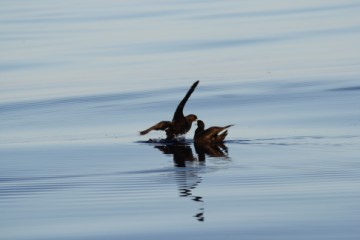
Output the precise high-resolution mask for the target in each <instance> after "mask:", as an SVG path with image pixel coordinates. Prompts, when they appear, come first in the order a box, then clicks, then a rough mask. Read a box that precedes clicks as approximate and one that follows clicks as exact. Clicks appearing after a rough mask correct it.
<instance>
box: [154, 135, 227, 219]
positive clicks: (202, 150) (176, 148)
mask: <svg viewBox="0 0 360 240" xmlns="http://www.w3.org/2000/svg"><path fill="white" fill-rule="evenodd" d="M148 143H150V144H151V145H152V144H153V143H154V141H153V140H151V141H149V142H148ZM191 145H192V142H189V141H186V140H184V141H183V142H175V143H174V142H170V143H169V142H161V141H160V142H159V141H156V145H155V146H154V148H156V149H158V150H160V151H161V152H162V153H163V154H165V155H170V156H172V158H173V161H174V165H175V167H176V168H177V171H175V180H176V182H177V186H178V191H179V197H181V198H190V199H191V200H192V201H193V202H195V203H196V205H197V210H196V213H195V214H194V215H193V217H194V218H196V220H197V221H199V222H204V221H205V207H204V198H203V197H202V196H197V195H194V194H193V190H194V189H196V188H197V187H198V186H199V184H200V183H201V181H202V177H201V176H200V171H201V167H205V162H206V157H213V158H215V157H216V158H228V148H227V147H226V146H225V144H218V145H198V144H194V149H195V151H196V155H197V156H196V155H194V153H193V149H192V147H191ZM199 167H200V168H199Z"/></svg>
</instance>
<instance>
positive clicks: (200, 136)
mask: <svg viewBox="0 0 360 240" xmlns="http://www.w3.org/2000/svg"><path fill="white" fill-rule="evenodd" d="M197 125H198V127H197V129H196V130H195V134H194V142H195V143H196V144H219V143H222V142H224V139H225V137H226V136H227V134H228V131H227V130H226V129H228V128H229V127H232V126H234V125H233V124H230V125H227V126H225V127H209V128H208V129H205V123H204V122H203V121H201V120H197ZM224 130H225V131H224Z"/></svg>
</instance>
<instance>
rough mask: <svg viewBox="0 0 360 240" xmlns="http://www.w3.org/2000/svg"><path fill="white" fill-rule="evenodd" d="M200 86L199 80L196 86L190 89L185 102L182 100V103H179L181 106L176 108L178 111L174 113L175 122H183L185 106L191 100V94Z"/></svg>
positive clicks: (195, 83)
mask: <svg viewBox="0 0 360 240" xmlns="http://www.w3.org/2000/svg"><path fill="white" fill-rule="evenodd" d="M198 84H199V80H198V81H196V82H194V84H193V85H192V86H191V88H190V89H189V91H188V92H187V93H186V95H185V97H184V98H183V100H181V102H180V103H179V105H178V106H177V108H176V111H175V113H174V117H173V122H176V121H178V120H181V119H183V118H184V113H183V110H184V107H185V104H186V102H187V100H189V98H190V96H191V94H192V93H193V92H194V90H195V88H196V86H197V85H198Z"/></svg>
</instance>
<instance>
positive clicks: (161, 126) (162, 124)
mask: <svg viewBox="0 0 360 240" xmlns="http://www.w3.org/2000/svg"><path fill="white" fill-rule="evenodd" d="M170 125H171V122H170V121H161V122H158V123H157V124H155V125H154V126H151V127H149V128H148V129H146V130H144V131H141V132H140V135H145V134H147V133H148V132H150V131H152V130H163V131H164V130H165V129H167V128H168V127H170Z"/></svg>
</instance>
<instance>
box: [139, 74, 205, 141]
mask: <svg viewBox="0 0 360 240" xmlns="http://www.w3.org/2000/svg"><path fill="white" fill-rule="evenodd" d="M198 84H199V80H198V81H196V82H195V83H194V84H193V85H192V86H191V88H190V89H189V90H188V92H187V93H186V95H185V97H184V98H183V100H181V102H180V103H179V105H178V106H177V108H176V110H175V113H174V116H173V119H172V121H161V122H158V123H157V124H155V125H154V126H151V127H150V128H148V129H146V130H144V131H141V132H140V135H145V134H147V133H149V132H150V131H152V130H162V131H165V132H166V140H173V139H175V138H176V137H177V136H179V135H183V134H186V133H187V132H188V131H189V130H190V128H191V125H192V122H194V121H196V119H197V116H196V115H195V114H189V115H187V116H184V113H183V110H184V107H185V104H186V102H187V101H188V100H189V98H190V96H191V94H192V93H193V92H194V90H195V88H196V86H197V85H198Z"/></svg>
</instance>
